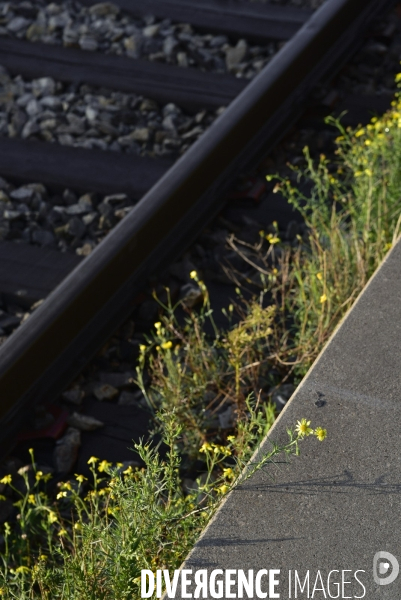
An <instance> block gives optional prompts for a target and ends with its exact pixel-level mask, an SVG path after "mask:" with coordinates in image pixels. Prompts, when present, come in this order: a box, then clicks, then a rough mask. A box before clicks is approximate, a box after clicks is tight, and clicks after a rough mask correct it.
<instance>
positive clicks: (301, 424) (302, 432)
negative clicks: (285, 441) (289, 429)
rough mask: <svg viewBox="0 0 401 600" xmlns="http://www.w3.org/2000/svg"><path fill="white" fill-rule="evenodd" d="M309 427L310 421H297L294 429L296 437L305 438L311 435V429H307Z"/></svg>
mask: <svg viewBox="0 0 401 600" xmlns="http://www.w3.org/2000/svg"><path fill="white" fill-rule="evenodd" d="M309 425H310V421H307V420H306V419H301V420H300V421H298V423H297V425H296V427H295V431H296V432H297V433H298V437H305V436H308V435H310V434H311V433H313V429H312V428H311V427H309Z"/></svg>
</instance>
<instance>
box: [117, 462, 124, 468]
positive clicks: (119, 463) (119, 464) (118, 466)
mask: <svg viewBox="0 0 401 600" xmlns="http://www.w3.org/2000/svg"><path fill="white" fill-rule="evenodd" d="M123 466H124V465H123V463H122V462H118V463H116V467H117V468H118V469H121V467H123Z"/></svg>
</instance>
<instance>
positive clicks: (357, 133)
mask: <svg viewBox="0 0 401 600" xmlns="http://www.w3.org/2000/svg"><path fill="white" fill-rule="evenodd" d="M364 133H365V130H364V129H363V127H362V129H359V130H358V131H357V132H356V133H355V137H361V135H363V134H364Z"/></svg>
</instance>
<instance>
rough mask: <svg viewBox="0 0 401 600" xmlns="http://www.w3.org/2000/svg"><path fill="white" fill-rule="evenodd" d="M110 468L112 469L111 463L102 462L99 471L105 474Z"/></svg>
mask: <svg viewBox="0 0 401 600" xmlns="http://www.w3.org/2000/svg"><path fill="white" fill-rule="evenodd" d="M110 467H111V463H110V462H107V460H102V462H101V463H100V465H99V466H98V468H97V470H98V471H100V473H104V472H105V471H107V469H109V468H110Z"/></svg>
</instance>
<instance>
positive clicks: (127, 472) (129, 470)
mask: <svg viewBox="0 0 401 600" xmlns="http://www.w3.org/2000/svg"><path fill="white" fill-rule="evenodd" d="M131 473H132V467H131V465H129V467H127V468H126V469H125V471H123V475H131Z"/></svg>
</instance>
